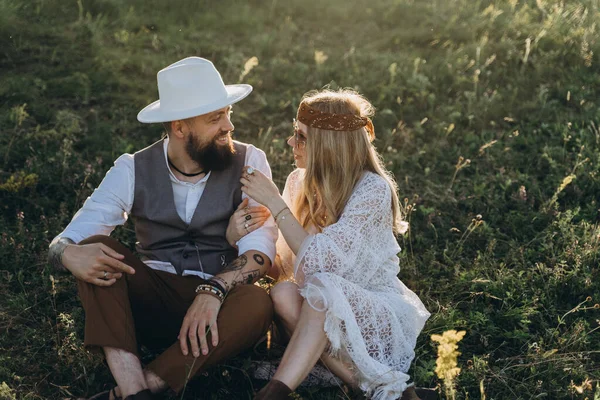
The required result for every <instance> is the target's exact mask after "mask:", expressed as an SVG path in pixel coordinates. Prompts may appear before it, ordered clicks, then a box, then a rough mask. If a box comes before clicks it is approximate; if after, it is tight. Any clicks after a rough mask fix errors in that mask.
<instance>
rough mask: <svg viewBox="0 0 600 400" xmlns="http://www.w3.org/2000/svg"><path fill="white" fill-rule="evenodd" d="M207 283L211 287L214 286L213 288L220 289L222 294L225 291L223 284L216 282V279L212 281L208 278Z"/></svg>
mask: <svg viewBox="0 0 600 400" xmlns="http://www.w3.org/2000/svg"><path fill="white" fill-rule="evenodd" d="M207 283H208V284H209V285H211V286H212V287H214V288H215V289H218V290H220V291H221V292H223V294H226V293H227V290H225V288H224V287H223V285H221V284H220V283H219V282H217V281H214V280H212V279H209V280H208V281H207Z"/></svg>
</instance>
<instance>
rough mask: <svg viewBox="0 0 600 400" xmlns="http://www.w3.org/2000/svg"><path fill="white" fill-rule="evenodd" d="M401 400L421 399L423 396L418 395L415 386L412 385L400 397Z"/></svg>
mask: <svg viewBox="0 0 600 400" xmlns="http://www.w3.org/2000/svg"><path fill="white" fill-rule="evenodd" d="M400 400H421V398H420V397H419V396H417V392H416V391H415V387H414V386H410V387H407V388H406V390H405V391H404V392H403V393H402V397H400Z"/></svg>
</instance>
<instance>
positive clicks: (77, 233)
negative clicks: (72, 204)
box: [55, 154, 135, 243]
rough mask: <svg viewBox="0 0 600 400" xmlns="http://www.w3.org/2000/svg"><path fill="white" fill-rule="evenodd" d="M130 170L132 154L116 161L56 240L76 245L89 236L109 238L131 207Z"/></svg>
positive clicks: (131, 181)
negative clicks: (68, 241)
mask: <svg viewBox="0 0 600 400" xmlns="http://www.w3.org/2000/svg"><path fill="white" fill-rule="evenodd" d="M134 168H135V165H134V161H133V155H132V154H123V155H122V156H121V157H119V158H118V159H117V160H116V161H115V164H114V166H113V167H112V168H111V169H110V170H108V172H107V173H106V176H105V177H104V179H103V180H102V183H100V186H98V187H97V188H96V190H94V192H93V193H92V195H91V196H90V197H88V198H87V200H86V201H85V203H84V204H83V207H81V208H80V209H79V211H77V213H76V214H75V216H74V217H73V219H72V220H71V222H70V223H69V225H67V227H66V228H65V229H64V230H63V231H62V232H61V233H59V234H58V235H57V236H56V238H59V237H64V238H69V239H71V240H73V241H74V242H75V243H79V242H80V241H82V240H84V239H86V238H88V237H90V236H93V235H110V234H111V232H112V231H113V230H114V229H115V227H117V226H118V225H123V224H124V223H125V221H127V218H128V215H129V213H130V212H131V207H132V205H133V194H134V181H135V171H134ZM56 238H55V239H56Z"/></svg>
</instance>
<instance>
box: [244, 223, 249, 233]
mask: <svg viewBox="0 0 600 400" xmlns="http://www.w3.org/2000/svg"><path fill="white" fill-rule="evenodd" d="M246 225H248V224H246ZM244 229H246V233H250V231H249V230H248V227H247V226H244Z"/></svg>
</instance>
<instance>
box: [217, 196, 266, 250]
mask: <svg viewBox="0 0 600 400" xmlns="http://www.w3.org/2000/svg"><path fill="white" fill-rule="evenodd" d="M270 215H271V213H269V210H268V209H267V208H266V207H263V206H258V207H248V199H247V198H246V199H244V200H243V201H242V202H241V203H240V205H239V206H238V208H237V210H235V212H234V213H233V214H232V215H231V217H230V218H229V225H227V232H226V233H225V236H226V237H227V242H229V244H230V245H231V246H233V247H236V248H237V246H236V243H237V242H238V240H240V239H241V238H243V237H244V236H246V235H247V234H248V233H250V232H253V231H255V230H257V229H258V228H260V227H261V226H263V224H264V223H265V221H266V220H267V219H268V218H269V216H270Z"/></svg>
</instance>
